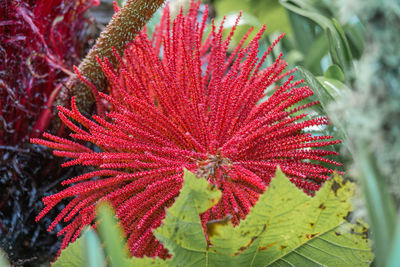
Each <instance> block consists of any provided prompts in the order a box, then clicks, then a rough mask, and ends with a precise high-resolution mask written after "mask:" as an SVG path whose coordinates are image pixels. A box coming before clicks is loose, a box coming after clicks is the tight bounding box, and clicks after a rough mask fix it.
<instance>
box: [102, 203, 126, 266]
mask: <svg viewBox="0 0 400 267" xmlns="http://www.w3.org/2000/svg"><path fill="white" fill-rule="evenodd" d="M97 218H98V220H99V222H100V223H99V235H100V238H101V239H102V240H103V241H104V246H105V251H106V254H107V255H108V256H109V264H110V266H111V267H123V266H128V264H127V263H126V260H127V259H128V258H129V254H128V250H127V248H126V247H125V242H124V234H123V230H122V229H121V227H120V225H119V224H118V223H117V219H116V218H115V215H114V210H113V208H112V207H111V205H110V204H109V203H107V202H102V203H100V204H99V205H98V206H97Z"/></svg>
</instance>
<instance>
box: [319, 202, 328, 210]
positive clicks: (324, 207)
mask: <svg viewBox="0 0 400 267" xmlns="http://www.w3.org/2000/svg"><path fill="white" fill-rule="evenodd" d="M318 208H319V209H321V210H324V209H326V206H325V205H324V203H321V205H319V206H318Z"/></svg>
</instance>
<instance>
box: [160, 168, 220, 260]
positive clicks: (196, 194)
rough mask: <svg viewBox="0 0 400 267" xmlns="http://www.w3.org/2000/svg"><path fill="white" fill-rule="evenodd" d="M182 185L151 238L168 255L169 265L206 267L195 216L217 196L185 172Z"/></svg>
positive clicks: (202, 180) (203, 248) (200, 234)
mask: <svg viewBox="0 0 400 267" xmlns="http://www.w3.org/2000/svg"><path fill="white" fill-rule="evenodd" d="M184 179H185V180H184V184H183V187H182V190H181V192H180V194H179V198H178V199H177V200H176V201H175V203H174V204H173V205H172V207H171V208H169V209H168V210H167V214H166V217H165V219H164V221H163V224H162V225H161V226H160V227H159V228H158V229H157V230H156V231H155V232H154V234H155V236H156V237H157V238H158V239H159V240H160V241H161V242H162V243H163V244H164V245H165V246H166V247H167V248H168V249H169V250H170V252H172V254H173V255H174V257H173V258H172V263H171V264H172V265H173V266H175V265H181V266H206V265H207V264H208V257H207V254H208V251H207V241H206V239H205V237H204V231H203V227H202V224H201V221H200V217H199V214H200V213H202V212H204V211H206V210H208V209H209V208H211V207H212V206H213V205H214V204H216V203H217V202H218V200H219V198H220V196H221V192H220V191H218V190H217V189H216V188H213V187H212V186H211V185H210V184H209V183H208V182H207V181H206V180H205V179H199V178H196V176H195V175H194V174H192V173H190V172H188V171H185V175H184Z"/></svg>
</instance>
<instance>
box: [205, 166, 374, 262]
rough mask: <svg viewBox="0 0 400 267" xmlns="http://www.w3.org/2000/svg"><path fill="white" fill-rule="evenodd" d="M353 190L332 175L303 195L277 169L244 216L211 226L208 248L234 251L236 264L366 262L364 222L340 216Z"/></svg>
mask: <svg viewBox="0 0 400 267" xmlns="http://www.w3.org/2000/svg"><path fill="white" fill-rule="evenodd" d="M353 191H354V184H352V183H350V182H348V181H345V180H343V179H342V178H341V177H339V176H335V178H334V179H333V180H331V181H329V182H327V183H326V184H325V185H324V186H323V187H322V188H321V190H320V191H318V192H317V193H316V195H315V197H309V196H307V195H306V194H304V193H303V192H301V191H300V190H298V189H297V188H296V187H295V186H294V185H293V184H292V183H291V182H290V181H289V180H288V179H287V177H285V175H284V174H283V173H282V172H281V171H278V172H277V174H276V177H275V178H274V179H273V180H272V182H271V184H270V186H269V187H268V189H267V191H266V192H265V193H264V194H263V195H262V196H261V197H260V199H259V201H258V203H257V204H256V206H255V207H254V208H253V209H252V210H251V212H250V214H249V215H248V217H247V218H246V220H244V221H242V222H241V223H240V225H239V226H238V227H236V228H233V229H232V228H230V227H229V226H221V227H219V228H218V230H216V233H217V234H216V235H215V237H214V238H211V242H212V243H213V244H214V246H215V247H214V248H211V249H212V250H214V251H216V252H226V251H230V252H231V253H232V252H233V254H234V255H235V254H236V255H238V256H237V259H236V260H235V262H238V263H240V265H238V266H268V265H277V266H282V265H284V266H286V265H287V266H290V265H295V266H313V265H315V266H321V265H322V266H368V265H369V263H370V262H371V261H372V259H373V254H372V253H371V251H370V247H369V241H368V239H367V233H366V228H365V226H364V225H362V224H361V223H360V224H351V223H349V222H347V221H346V220H345V218H346V217H347V216H348V214H349V213H350V212H351V210H352V207H351V204H350V198H351V196H352V195H353V193H354V192H353ZM228 238H229V239H228ZM231 240H235V241H234V242H232V241H231ZM238 241H239V242H238ZM221 248H223V250H222V251H221Z"/></svg>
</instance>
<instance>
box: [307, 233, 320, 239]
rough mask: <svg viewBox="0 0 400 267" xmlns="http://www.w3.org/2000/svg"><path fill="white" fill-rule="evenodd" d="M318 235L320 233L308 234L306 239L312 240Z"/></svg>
mask: <svg viewBox="0 0 400 267" xmlns="http://www.w3.org/2000/svg"><path fill="white" fill-rule="evenodd" d="M316 235H318V233H316V234H306V238H307V239H312V238H314V237H315V236H316Z"/></svg>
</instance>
